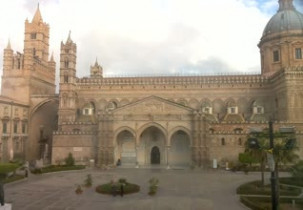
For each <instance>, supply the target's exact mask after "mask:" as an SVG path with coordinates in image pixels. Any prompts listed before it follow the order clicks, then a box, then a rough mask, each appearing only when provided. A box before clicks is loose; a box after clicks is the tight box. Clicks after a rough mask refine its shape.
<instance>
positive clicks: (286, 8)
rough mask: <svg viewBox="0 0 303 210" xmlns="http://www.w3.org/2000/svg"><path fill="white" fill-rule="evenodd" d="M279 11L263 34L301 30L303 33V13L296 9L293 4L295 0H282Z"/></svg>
mask: <svg viewBox="0 0 303 210" xmlns="http://www.w3.org/2000/svg"><path fill="white" fill-rule="evenodd" d="M279 5H280V7H279V10H278V12H277V13H276V14H275V15H274V16H273V17H272V18H271V19H270V20H269V22H268V23H267V25H266V27H265V29H264V31H263V36H267V35H271V34H276V33H283V32H286V33H287V32H293V31H296V33H298V31H300V32H299V33H303V14H302V13H300V12H299V11H297V10H296V8H295V7H294V5H293V0H280V1H279Z"/></svg>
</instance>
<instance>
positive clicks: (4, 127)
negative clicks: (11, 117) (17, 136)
mask: <svg viewBox="0 0 303 210" xmlns="http://www.w3.org/2000/svg"><path fill="white" fill-rule="evenodd" d="M2 133H7V123H6V122H3V125H2Z"/></svg>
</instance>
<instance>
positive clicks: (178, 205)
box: [4, 168, 260, 210]
mask: <svg viewBox="0 0 303 210" xmlns="http://www.w3.org/2000/svg"><path fill="white" fill-rule="evenodd" d="M87 174H91V175H92V178H93V187H91V188H83V189H84V192H83V193H82V194H80V195H77V194H75V189H76V185H77V184H83V182H84V179H85V178H86V175H87ZM152 177H156V178H158V179H159V188H158V192H157V194H156V195H155V196H149V195H148V194H147V193H148V186H149V183H148V180H149V179H150V178H152ZM119 178H126V179H127V181H129V182H131V183H136V184H139V185H140V187H141V190H140V192H139V193H135V194H130V195H125V196H124V197H120V196H116V197H113V196H111V195H102V194H98V193H96V192H95V187H96V186H97V185H98V184H103V183H107V182H109V181H110V180H113V179H116V180H117V179H119ZM259 178H260V173H250V174H248V175H245V174H243V173H240V172H238V173H233V172H230V171H224V170H203V169H195V170H190V169H184V170H174V169H171V170H166V169H160V168H159V169H157V168H152V169H110V170H100V169H86V170H81V171H70V172H58V173H50V174H43V175H32V174H30V176H29V178H27V180H24V181H19V182H16V183H11V184H7V185H5V187H4V188H5V201H6V202H9V203H12V206H13V208H12V209H13V210H95V209H98V210H100V209H104V210H229V209H230V210H243V209H247V208H246V207H245V206H243V205H242V204H241V203H240V202H239V198H238V196H237V195H236V188H237V187H238V186H239V185H241V184H242V183H245V182H248V181H251V180H256V179H259Z"/></svg>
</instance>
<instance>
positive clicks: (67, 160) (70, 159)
mask: <svg viewBox="0 0 303 210" xmlns="http://www.w3.org/2000/svg"><path fill="white" fill-rule="evenodd" d="M65 165H67V166H73V165H75V158H74V157H73V154H72V153H68V156H67V158H65Z"/></svg>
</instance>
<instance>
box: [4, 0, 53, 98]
mask: <svg viewBox="0 0 303 210" xmlns="http://www.w3.org/2000/svg"><path fill="white" fill-rule="evenodd" d="M48 51H49V25H48V24H46V23H44V22H43V19H42V16H41V13H40V9H39V6H38V8H37V10H36V12H35V15H34V17H33V19H32V21H31V22H29V21H28V20H26V21H25V33H24V53H23V54H22V53H20V52H16V53H15V54H14V52H13V50H12V49H11V46H10V43H9V44H8V46H7V48H6V49H4V61H3V76H2V89H1V92H2V95H3V96H7V97H10V98H12V99H15V100H18V101H22V102H25V103H30V98H31V96H32V95H53V94H55V73H56V67H55V66H56V63H55V61H54V60H53V57H51V59H50V60H48V57H49V52H48Z"/></svg>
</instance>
